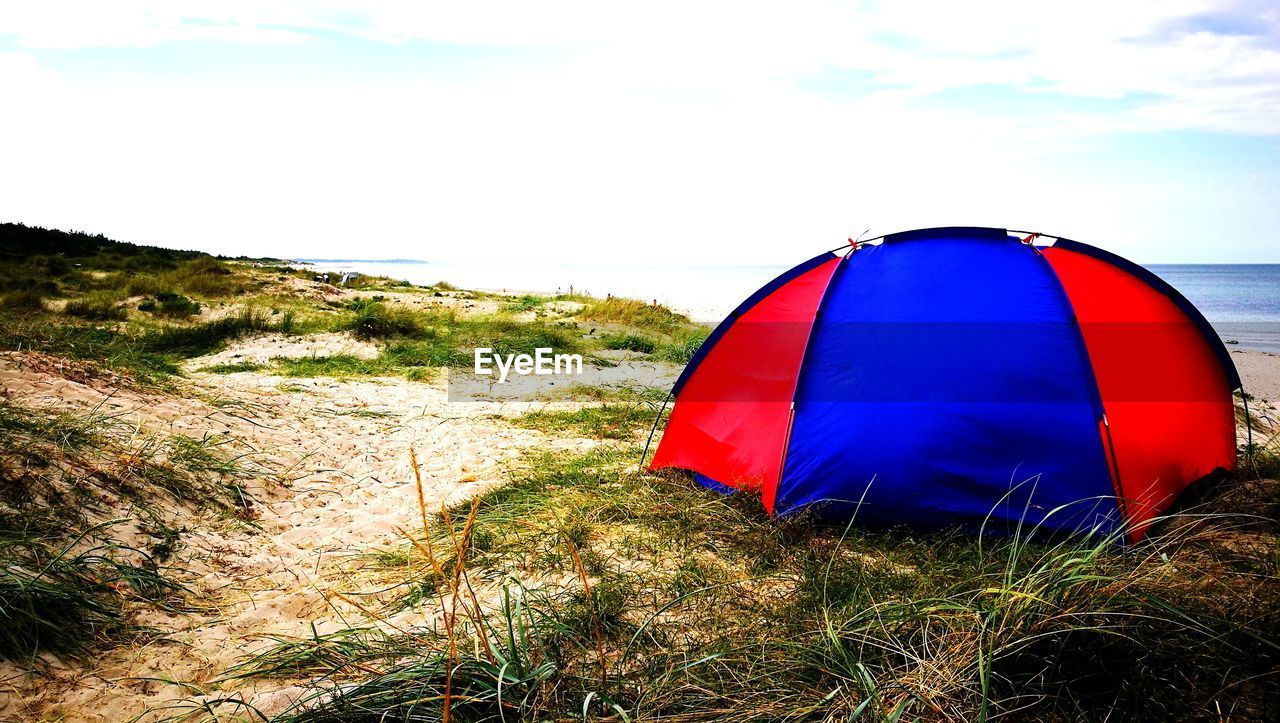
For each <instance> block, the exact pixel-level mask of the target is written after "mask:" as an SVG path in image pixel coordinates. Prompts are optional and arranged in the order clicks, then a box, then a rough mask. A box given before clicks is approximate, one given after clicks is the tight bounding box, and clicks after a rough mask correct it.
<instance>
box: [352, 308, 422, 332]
mask: <svg viewBox="0 0 1280 723" xmlns="http://www.w3.org/2000/svg"><path fill="white" fill-rule="evenodd" d="M350 308H351V310H352V311H354V312H355V316H354V317H353V318H352V319H351V321H348V322H347V323H346V324H345V325H343V328H344V329H347V330H349V331H351V332H352V333H353V334H355V335H356V337H357V338H360V339H366V340H367V339H386V338H389V337H395V336H412V335H414V334H419V333H421V332H422V327H421V326H420V325H419V324H418V321H417V319H415V318H414V316H413V313H412V312H410V311H407V310H404V309H394V308H391V307H389V306H387V305H386V304H382V303H379V302H377V301H371V300H367V299H359V300H356V301H353V302H351V305H350Z"/></svg>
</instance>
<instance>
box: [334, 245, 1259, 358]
mask: <svg viewBox="0 0 1280 723" xmlns="http://www.w3.org/2000/svg"><path fill="white" fill-rule="evenodd" d="M309 263H312V264H314V266H315V267H316V268H317V269H319V270H325V271H356V272H359V273H362V274H372V275H377V276H389V277H391V278H395V279H401V280H404V281H408V282H411V283H414V284H423V285H426V284H432V283H435V282H437V281H447V282H449V283H451V284H453V285H455V286H458V287H461V288H465V289H478V290H484V291H505V292H523V291H528V292H537V293H570V292H576V293H583V294H591V295H595V296H605V295H608V294H613V295H614V296H626V297H632V298H637V299H644V300H646V301H657V302H658V303H661V304H666V305H667V306H670V307H672V308H674V309H677V310H679V311H682V312H684V313H687V314H689V315H690V317H691V318H693V319H695V320H698V321H706V322H715V321H719V320H720V319H723V318H724V317H725V316H726V315H727V314H728V313H729V312H730V311H732V310H733V308H734V307H736V306H737V305H738V303H739V302H740V301H742V300H743V299H745V298H747V297H748V296H750V295H751V293H752V292H753V291H755V290H756V289H758V288H760V287H761V286H763V285H764V284H765V283H767V282H768V281H769V280H770V279H772V278H774V277H775V276H777V275H778V274H780V273H782V272H783V271H785V270H786V269H787V268H788V267H787V266H767V265H764V266H741V265H706V266H659V265H632V266H604V265H600V266H590V265H570V264H557V265H543V264H503V263H483V264H479V263H473V264H462V263H426V262H420V261H394V262H387V261H310V262H309ZM1147 268H1148V269H1150V270H1151V271H1152V272H1153V273H1155V274H1156V275H1157V276H1159V277H1160V278H1162V279H1164V280H1165V281H1167V282H1168V283H1169V284H1170V285H1171V286H1173V287H1174V288H1175V289H1177V290H1178V291H1180V292H1182V294H1183V295H1184V296H1186V297H1187V299H1189V300H1190V301H1191V303H1193V304H1195V305H1196V307H1197V308H1199V309H1200V311H1201V313H1203V314H1204V316H1205V318H1207V319H1208V320H1209V321H1210V322H1211V323H1212V324H1213V326H1214V328H1215V329H1216V330H1217V331H1218V334H1219V336H1221V337H1222V339H1223V341H1224V342H1226V343H1227V344H1228V348H1233V349H1252V350H1257V351H1268V352H1273V353H1280V264H1153V265H1149V266H1147Z"/></svg>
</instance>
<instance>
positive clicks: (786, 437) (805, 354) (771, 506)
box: [761, 246, 858, 514]
mask: <svg viewBox="0 0 1280 723" xmlns="http://www.w3.org/2000/svg"><path fill="white" fill-rule="evenodd" d="M857 250H858V247H857V246H854V247H853V248H851V249H849V250H848V251H847V252H845V254H844V255H843V256H841V257H839V258H840V260H839V262H837V263H836V267H835V268H834V269H832V270H831V276H830V277H828V278H827V284H826V286H823V287H822V296H820V297H819V298H818V304H817V306H815V307H814V309H813V323H811V324H810V325H809V333H808V335H807V336H805V339H804V351H802V352H801V353H800V364H799V365H798V366H797V368H796V383H795V384H794V385H793V386H792V387H791V407H790V409H789V410H788V411H787V431H786V432H785V433H784V434H783V435H782V458H781V459H780V460H779V461H778V481H777V482H776V483H775V484H774V485H773V499H771V500H769V501H768V504H767V505H766V507H767V509H768V510H769V511H770V514H775V512H774V510H775V509H776V507H777V501H778V492H780V491H781V490H782V476H783V474H785V473H786V471H787V457H788V456H789V454H788V453H789V452H790V451H791V430H792V428H793V427H794V426H795V423H796V396H797V395H798V394H799V393H800V377H802V376H804V369H805V362H807V361H808V360H809V351H810V349H811V348H812V347H813V334H814V330H815V329H817V327H818V316H819V315H820V314H822V308H823V307H824V306H826V304H827V296H828V295H829V294H830V292H831V285H832V284H834V283H835V282H836V277H837V276H839V275H840V273H841V272H842V271H844V267H845V264H846V263H847V262H848V261H849V257H850V256H852V255H853V252H854V251H857ZM761 502H764V499H763V498H762V499H761Z"/></svg>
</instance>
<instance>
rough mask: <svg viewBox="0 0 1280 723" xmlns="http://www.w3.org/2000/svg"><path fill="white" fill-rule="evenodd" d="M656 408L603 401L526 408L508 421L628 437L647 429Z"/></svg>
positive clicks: (600, 436) (591, 434) (590, 434)
mask: <svg viewBox="0 0 1280 723" xmlns="http://www.w3.org/2000/svg"><path fill="white" fill-rule="evenodd" d="M657 412H658V410H657V407H656V406H653V405H647V404H616V403H615V404H609V403H605V404H602V405H600V406H590V407H581V408H579V409H574V410H568V411H546V410H541V411H535V412H529V413H527V414H522V415H520V416H519V417H515V418H513V419H512V420H511V422H512V424H515V425H517V426H520V427H527V428H529V429H540V430H542V431H544V432H565V431H570V432H573V433H575V434H577V435H579V436H584V437H592V438H595V439H630V438H632V437H634V436H636V435H637V434H641V433H647V432H648V431H649V428H650V426H651V425H652V424H653V418H654V415H656V414H657Z"/></svg>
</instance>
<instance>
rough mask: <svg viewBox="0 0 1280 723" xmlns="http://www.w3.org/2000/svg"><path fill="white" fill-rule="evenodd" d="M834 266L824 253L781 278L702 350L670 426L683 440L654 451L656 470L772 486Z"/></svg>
mask: <svg viewBox="0 0 1280 723" xmlns="http://www.w3.org/2000/svg"><path fill="white" fill-rule="evenodd" d="M838 263H839V259H838V258H837V257H836V256H834V255H832V254H827V255H826V257H825V258H823V257H819V259H816V260H814V261H812V262H806V263H805V264H802V265H801V266H800V267H797V268H798V269H799V271H798V272H795V273H793V272H788V273H787V274H784V275H783V276H782V277H780V279H781V281H777V282H775V283H773V284H770V285H769V286H766V287H765V289H766V293H764V294H759V295H757V296H756V297H753V299H751V300H749V302H750V303H749V304H747V305H744V306H745V308H743V307H739V310H738V311H737V312H735V314H734V316H733V317H731V318H732V323H729V324H727V325H722V330H721V331H720V333H719V334H718V335H716V338H715V339H714V341H709V342H708V343H707V344H704V345H703V349H705V350H706V353H705V354H701V355H700V356H699V358H698V359H697V364H696V365H695V364H694V363H693V362H691V363H690V367H691V368H696V369H697V370H698V373H697V374H694V375H692V376H689V377H687V378H686V379H685V380H683V381H682V382H681V383H679V387H678V388H679V389H680V392H679V398H680V399H682V400H683V401H682V402H681V403H680V404H677V405H676V408H675V409H673V410H672V413H671V419H670V420H668V422H667V429H668V430H669V431H671V432H673V433H674V434H675V435H676V437H677V438H680V439H683V440H684V441H683V443H682V444H679V445H675V444H669V445H659V447H658V451H657V453H656V454H655V456H654V464H655V465H659V466H664V467H687V468H689V469H698V470H700V471H701V472H703V473H704V474H705V475H706V476H707V477H709V478H711V479H716V480H724V484H725V485H727V486H730V487H733V488H737V489H747V490H759V489H760V488H761V487H763V486H766V485H768V486H769V487H771V488H772V487H773V486H776V483H777V479H778V471H779V468H780V466H781V464H782V452H783V448H784V442H785V437H786V433H787V427H788V425H789V422H790V410H791V399H792V396H793V395H794V393H795V386H796V379H797V377H798V375H799V372H800V363H801V359H802V357H803V355H804V349H805V344H806V342H807V340H808V336H809V332H810V329H811V327H812V326H813V319H814V313H815V308H816V307H817V304H818V300H819V299H820V298H821V297H822V294H823V292H824V291H825V290H826V287H827V283H828V281H829V280H830V278H831V274H832V271H833V270H834V269H835V266H836V265H837V264H838ZM793 271H794V270H793ZM766 349H767V350H768V353H760V352H761V351H762V350H766Z"/></svg>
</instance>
